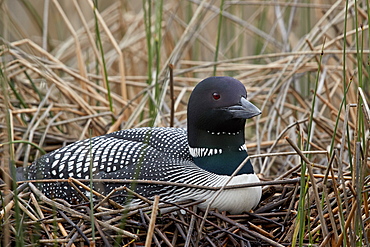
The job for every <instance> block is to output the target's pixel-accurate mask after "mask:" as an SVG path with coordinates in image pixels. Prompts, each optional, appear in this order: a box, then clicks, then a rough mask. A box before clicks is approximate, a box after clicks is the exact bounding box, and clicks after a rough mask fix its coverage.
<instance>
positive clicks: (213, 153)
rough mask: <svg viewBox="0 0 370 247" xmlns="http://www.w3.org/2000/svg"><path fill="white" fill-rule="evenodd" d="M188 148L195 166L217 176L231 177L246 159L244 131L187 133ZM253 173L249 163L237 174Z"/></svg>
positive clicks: (198, 131) (199, 131)
mask: <svg viewBox="0 0 370 247" xmlns="http://www.w3.org/2000/svg"><path fill="white" fill-rule="evenodd" d="M189 146H190V148H191V153H192V155H193V157H194V162H195V164H196V165H197V166H199V167H200V168H202V169H205V170H207V171H209V172H213V173H216V174H219V175H229V176H230V175H231V174H232V173H233V172H234V171H235V170H236V169H237V168H238V166H239V165H240V164H241V163H242V162H243V161H244V159H245V158H247V157H248V154H247V151H246V150H245V149H244V148H243V147H244V130H239V131H236V132H212V131H202V130H197V131H194V132H190V133H189ZM251 173H254V171H253V167H252V164H251V162H250V161H248V162H246V164H245V165H244V166H243V168H242V169H241V170H240V171H239V172H238V173H237V175H240V174H251Z"/></svg>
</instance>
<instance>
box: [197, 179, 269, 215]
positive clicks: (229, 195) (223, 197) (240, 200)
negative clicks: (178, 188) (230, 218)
mask: <svg viewBox="0 0 370 247" xmlns="http://www.w3.org/2000/svg"><path fill="white" fill-rule="evenodd" d="M216 177H217V179H216ZM229 178H230V176H225V175H215V176H214V177H212V178H210V179H211V180H212V182H211V181H208V182H211V184H212V185H211V184H210V183H207V184H208V186H214V187H218V186H223V185H224V184H225V183H226V182H227V181H228V180H229ZM203 182H204V181H203ZM256 182H260V180H259V178H258V177H257V175H256V174H242V175H238V176H235V177H233V179H232V180H231V181H230V182H229V183H228V185H238V184H247V183H256ZM216 193H217V191H212V190H202V191H201V192H200V193H199V194H196V195H194V194H193V195H192V197H193V199H196V200H202V199H203V200H204V199H205V200H206V201H205V202H204V203H201V204H200V205H199V206H200V207H201V208H206V207H207V206H208V204H209V203H210V202H211V201H212V200H213V197H214V196H215V195H216ZM261 195H262V188H261V186H256V187H246V188H238V189H228V190H223V191H222V192H221V193H220V194H219V195H218V196H217V197H216V199H215V200H214V201H213V203H212V205H211V208H217V209H218V210H220V211H228V212H230V213H231V214H239V213H242V212H247V211H249V210H251V209H252V208H254V207H256V206H257V204H258V203H259V201H260V199H261Z"/></svg>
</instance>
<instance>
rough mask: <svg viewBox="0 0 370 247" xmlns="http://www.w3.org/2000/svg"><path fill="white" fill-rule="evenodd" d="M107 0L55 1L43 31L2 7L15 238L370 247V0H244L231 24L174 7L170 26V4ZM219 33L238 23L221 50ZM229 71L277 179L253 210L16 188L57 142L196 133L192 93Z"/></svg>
mask: <svg viewBox="0 0 370 247" xmlns="http://www.w3.org/2000/svg"><path fill="white" fill-rule="evenodd" d="M106 2H107V5H106V6H103V7H101V8H100V11H98V9H94V11H91V9H93V8H92V4H90V2H86V3H85V2H77V1H73V4H65V5H64V3H63V2H61V3H59V2H58V1H52V3H51V5H50V9H51V11H53V12H52V13H54V14H53V15H50V16H49V17H47V18H48V19H47V20H45V23H58V24H60V25H59V26H53V27H52V28H47V27H44V28H40V30H44V31H41V32H40V31H38V30H39V29H37V28H36V31H34V29H35V28H32V27H30V26H28V25H32V23H33V20H36V19H37V18H36V16H37V14H38V13H33V14H30V15H19V13H17V12H16V10H14V9H12V6H11V5H9V6H8V5H6V4H5V5H2V6H5V7H4V8H3V9H1V16H3V17H4V19H2V20H1V21H2V24H3V26H4V30H6V33H5V34H4V35H1V37H2V38H1V41H0V42H1V43H0V45H1V49H0V58H1V64H0V69H1V70H0V71H1V75H0V84H1V91H2V92H3V93H2V94H1V95H0V107H1V112H0V129H1V130H2V131H1V132H0V138H1V143H2V144H1V146H0V160H1V178H2V179H3V180H4V181H5V185H0V186H1V195H2V197H1V199H2V205H1V206H0V216H1V217H0V218H1V225H2V227H1V228H0V229H1V230H0V232H1V238H2V240H3V243H4V245H7V244H8V243H14V242H16V241H17V240H20V239H22V240H23V242H22V245H33V244H42V245H55V244H61V243H63V244H66V245H72V244H75V245H76V244H78V243H80V242H83V243H87V242H88V241H89V242H90V243H91V242H92V240H93V239H95V244H96V245H107V246H109V245H108V243H109V244H110V245H115V244H120V245H124V244H126V245H133V246H135V245H143V244H144V243H148V241H147V236H149V237H148V239H150V240H152V241H153V243H155V244H156V245H157V246H160V245H169V246H170V244H171V245H176V246H182V245H185V246H193V245H200V246H221V245H223V246H225V245H230V246H237V245H241V246H245V245H248V244H250V245H252V246H258V245H268V246H271V245H272V246H279V245H291V244H296V245H311V246H312V245H317V246H334V245H337V246H341V245H347V246H352V245H355V244H362V245H368V244H369V240H368V239H369V221H370V220H369V219H370V218H369V207H368V203H369V190H368V189H369V188H368V186H369V180H368V178H367V177H366V175H367V174H368V170H367V169H368V167H369V163H370V160H369V156H370V154H369V146H370V145H369V143H370V139H369V128H370V127H369V126H370V120H369V119H370V118H369V114H370V113H369V112H370V110H369V104H368V102H369V97H370V95H369V91H370V89H369V65H368V61H367V57H368V54H369V50H368V49H369V47H368V46H367V44H368V40H369V34H368V32H369V28H368V25H367V23H368V19H369V18H368V14H367V13H369V11H367V4H366V3H364V2H360V3H359V2H357V5H355V3H356V2H355V1H348V2H347V4H344V3H343V1H337V2H334V3H333V4H330V5H329V4H328V5H326V4H313V3H307V4H303V3H302V4H301V3H278V2H277V3H274V4H272V3H271V4H270V3H258V4H255V5H251V6H250V5H246V3H244V2H235V3H233V2H228V3H227V5H225V6H223V11H222V16H223V18H222V22H221V25H218V20H219V19H217V18H218V17H219V14H220V6H219V5H211V4H208V3H207V2H206V1H202V2H198V1H180V3H179V2H178V1H169V2H168V3H165V4H164V5H163V9H162V12H161V13H162V18H163V19H162V20H163V21H162V22H159V25H157V27H161V28H155V25H156V20H158V19H159V20H161V19H160V18H159V16H158V13H159V12H156V13H154V11H153V12H148V11H149V9H148V6H146V8H145V10H146V11H143V10H144V8H143V7H142V6H136V5H134V4H133V5H131V3H122V2H121V1H112V2H109V1H106ZM108 2H109V3H108ZM155 6H157V5H155ZM43 7H44V6H41V7H40V6H39V7H37V8H34V10H35V9H36V10H38V9H44V8H43ZM45 9H47V8H45ZM86 10H89V11H86ZM27 11H29V12H31V11H32V5H28V7H27ZM29 12H27V13H29ZM17 14H18V15H17ZM15 16H17V18H15ZM29 16H31V17H29ZM45 16H47V15H45V12H44V17H45ZM148 16H150V17H151V18H148ZM245 16H247V17H248V18H246V17H245ZM5 17H6V18H5ZM282 17H285V18H282ZM308 17H309V18H311V22H307V19H309V18H308ZM27 18H31V19H32V18H34V19H32V20H29V19H27ZM187 18H188V19H187ZM149 19H150V20H151V21H148V20H149ZM76 20H77V21H76ZM258 20H263V23H261V22H259V21H258ZM303 23H305V24H307V27H306V26H305V25H303ZM359 23H363V25H360V24H359ZM96 26H97V27H99V28H98V29H99V30H97V29H96ZM148 27H149V28H148ZM151 27H153V28H151ZM219 27H221V29H218V28H219ZM51 29H52V31H51ZM159 30H161V32H159ZM216 30H223V33H222V35H220V37H221V38H220V42H219V44H218V45H217V44H216V43H215V41H216V40H217V33H220V32H219V31H216ZM225 30H226V31H225ZM55 31H59V33H55ZM4 32H5V31H4ZM97 32H98V33H99V34H100V39H99V38H98V35H96V33H97ZM9 34H10V35H9ZM35 37H36V38H35ZM155 37H160V38H159V40H160V45H161V46H160V49H159V53H158V54H157V55H155V52H154V51H155V50H156V46H155V45H156V44H157V43H156V42H155V41H156V39H155ZM99 42H100V43H101V44H102V46H101V47H99V45H98V44H99ZM246 43H247V44H248V45H245V44H246ZM251 47H252V48H251ZM102 51H103V52H102ZM215 53H216V54H218V57H216V58H217V59H216V58H215V55H214V54H215ZM153 54H154V55H153ZM250 54H257V55H250ZM159 56H160V59H158V57H159ZM170 65H173V84H172V83H171V80H170V78H171V76H170V72H169V70H170V69H169V68H170V67H171V66H170ZM150 68H151V69H150ZM214 70H216V71H217V75H231V76H234V77H235V78H237V79H239V80H241V81H242V82H243V83H244V84H245V85H246V87H247V90H248V97H249V99H250V100H252V101H253V102H254V103H255V104H257V105H258V106H260V108H261V109H262V111H263V113H262V115H261V116H259V117H257V118H255V119H254V120H252V122H249V123H248V125H247V128H246V135H247V136H246V140H247V146H248V149H249V153H250V154H255V155H252V156H251V158H253V163H254V166H255V169H256V171H257V172H258V173H259V174H260V176H261V179H262V180H263V181H266V182H273V185H265V187H264V197H263V200H262V201H261V203H260V205H259V206H258V208H256V209H255V211H254V213H253V214H243V215H235V216H232V215H228V214H225V213H222V212H215V211H212V210H211V211H209V212H208V213H207V214H206V213H205V212H204V211H203V210H201V209H199V208H197V207H196V204H197V202H189V203H188V204H184V205H183V204H182V205H178V206H176V205H175V206H176V208H181V209H182V210H183V211H184V210H185V213H177V214H170V213H163V214H159V215H157V213H156V212H157V210H156V208H155V203H154V202H152V201H150V200H148V199H145V198H143V203H145V205H144V206H143V207H142V208H125V209H122V205H121V206H120V205H111V204H107V203H104V204H102V205H100V206H98V204H99V202H98V201H97V202H95V203H94V206H96V210H95V211H94V212H93V214H91V213H90V212H89V211H88V210H89V208H90V207H89V205H87V204H86V205H69V204H68V203H70V202H65V201H63V200H58V201H55V202H54V201H51V199H50V198H46V197H44V196H42V194H40V192H39V191H37V189H36V187H34V186H32V184H31V183H24V184H22V185H20V186H19V187H18V188H17V191H18V194H19V196H18V197H14V193H13V192H12V189H15V188H14V187H15V184H12V182H11V181H12V180H14V179H13V178H12V176H11V169H10V168H11V167H13V163H14V164H15V165H16V166H27V165H29V164H30V162H31V161H33V160H35V159H36V158H38V157H40V155H41V154H42V153H43V152H44V151H46V152H48V151H51V150H54V149H56V148H59V147H61V146H63V145H66V144H68V143H71V142H74V141H76V140H79V139H85V138H89V137H91V136H96V135H103V134H105V133H107V132H111V131H114V130H118V129H120V128H132V127H139V126H147V125H155V126H169V125H170V124H171V123H173V125H174V126H175V127H184V126H185V122H186V102H187V98H188V96H189V92H190V91H191V89H192V87H193V86H194V85H195V84H196V82H198V81H199V80H200V78H204V77H207V76H210V75H212V73H213V71H214ZM171 85H173V89H171ZM286 137H287V138H286ZM9 161H10V162H9ZM302 171H303V174H302ZM72 183H76V181H73V182H72ZM173 206H174V205H166V204H164V205H162V204H160V207H173ZM153 207H154V209H153ZM152 212H154V213H152ZM205 215H206V217H205ZM154 219H155V220H154ZM91 222H94V224H91ZM92 225H93V226H94V229H95V230H94V231H93V227H92ZM23 233H24V234H23ZM93 233H94V234H95V237H93ZM128 234H132V236H128ZM35 235H36V236H37V237H33V236H35ZM68 243H69V244H68Z"/></svg>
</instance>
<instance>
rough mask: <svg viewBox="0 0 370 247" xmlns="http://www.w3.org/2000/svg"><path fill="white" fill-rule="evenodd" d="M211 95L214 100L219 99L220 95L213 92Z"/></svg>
mask: <svg viewBox="0 0 370 247" xmlns="http://www.w3.org/2000/svg"><path fill="white" fill-rule="evenodd" d="M212 97H213V98H214V99H215V100H219V99H220V98H221V95H219V94H218V93H213V94H212Z"/></svg>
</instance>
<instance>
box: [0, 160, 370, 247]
mask: <svg viewBox="0 0 370 247" xmlns="http://www.w3.org/2000/svg"><path fill="white" fill-rule="evenodd" d="M303 157H305V156H303ZM334 157H335V156H333V158H332V160H331V162H329V163H332V162H334V161H335V159H334ZM303 159H306V158H303ZM300 168H301V164H299V165H297V166H296V167H295V169H291V171H289V172H287V173H285V174H283V176H281V179H279V180H274V181H263V182H261V184H260V185H262V186H264V189H263V196H262V200H261V202H260V204H259V205H258V207H257V208H256V209H254V211H253V212H248V213H244V214H241V215H230V214H228V213H227V212H218V211H217V210H212V209H201V208H199V207H198V206H197V205H198V204H199V203H201V202H200V201H185V202H181V203H177V204H175V203H168V202H165V201H162V200H161V199H160V197H159V196H156V197H155V198H154V200H150V199H148V198H145V197H143V196H140V195H138V194H136V193H135V192H132V191H131V190H129V189H128V188H126V187H125V186H123V187H121V188H120V189H121V190H126V191H127V192H128V194H129V195H130V196H134V197H137V198H138V199H140V200H141V201H142V204H140V205H136V206H133V205H132V206H128V205H120V204H117V203H115V202H114V201H113V200H112V199H111V198H110V197H112V198H114V193H115V192H116V191H117V190H120V189H116V190H115V191H112V193H109V195H108V196H106V197H105V196H103V195H100V194H98V193H97V192H94V193H95V195H96V196H97V197H98V198H100V200H94V201H91V202H90V201H89V200H88V201H86V203H80V204H77V205H71V204H69V203H68V202H66V201H65V200H62V199H55V200H52V199H50V198H48V197H46V196H45V195H43V194H42V192H41V191H39V190H38V189H37V187H36V186H35V183H34V182H40V181H29V182H25V183H22V184H21V185H20V186H19V187H18V188H17V189H16V190H15V191H14V193H9V191H7V192H8V193H9V194H8V195H7V196H6V197H4V198H3V205H4V207H2V209H1V212H0V218H1V219H2V220H5V219H6V223H5V224H4V227H3V228H2V230H1V235H2V236H5V235H6V234H5V232H6V229H10V234H9V235H7V236H8V237H9V238H10V241H11V242H16V241H17V240H19V239H20V238H22V239H23V242H24V243H25V245H33V244H38V245H55V244H57V245H62V244H63V245H64V246H78V245H79V244H80V243H81V244H87V245H88V246H116V245H119V246H143V245H146V246H150V243H152V244H154V245H155V246H285V245H291V243H293V242H297V241H298V240H297V239H295V238H296V236H297V234H296V232H297V231H300V229H302V227H303V229H304V232H302V233H303V236H302V237H301V241H302V242H301V243H300V244H301V245H305V244H307V245H309V244H310V245H311V246H312V243H314V244H316V245H317V246H325V245H327V244H329V245H330V246H339V245H341V243H342V242H343V241H346V242H347V244H348V245H351V244H352V243H355V242H356V241H358V236H357V235H356V232H358V231H355V230H356V228H360V229H361V231H360V232H364V233H365V234H366V235H364V236H362V240H361V243H362V244H363V245H367V244H368V239H367V237H368V236H367V235H368V234H369V233H370V232H369V229H370V218H369V206H368V205H369V196H368V189H369V188H370V179H369V178H366V179H365V181H357V180H356V178H351V177H349V176H346V174H343V173H341V172H339V170H338V169H337V168H332V167H330V168H329V169H327V172H326V173H324V174H325V175H322V174H315V173H313V164H312V163H310V164H307V168H308V169H307V170H308V173H307V174H306V175H303V176H302V174H301V175H300V174H298V173H297V172H296V171H299V170H300ZM315 169H317V167H316V168H315ZM283 178H284V179H283ZM302 179H304V180H306V181H303V183H302ZM69 182H70V184H71V185H75V186H73V187H76V185H80V186H81V185H82V184H83V183H82V182H86V181H79V180H75V179H72V178H70V179H69ZM302 184H303V185H305V186H304V187H303V191H302V187H301V185H302ZM361 184H363V186H361ZM243 186H247V185H241V186H239V187H243ZM306 186H308V187H306ZM3 187H5V186H3ZM84 188H85V189H86V190H87V191H89V188H88V187H87V186H84ZM233 188H235V186H229V187H228V186H226V187H224V188H219V189H233ZM210 189H211V188H210ZM214 189H215V188H214ZM3 192H5V191H3ZM85 192H86V191H85ZM89 192H90V191H89ZM81 193H82V194H84V191H81ZM303 193H304V194H305V196H302V194H303ZM15 194H16V195H18V196H17V197H15V196H14V195H15ZM300 207H303V208H305V210H304V211H302V210H301V209H300ZM302 212H304V214H302ZM20 219H21V220H20ZM17 222H18V223H17ZM19 222H21V224H19ZM7 226H9V227H7ZM18 227H19V228H21V229H22V231H23V232H24V233H25V234H24V235H23V236H16V235H14V234H13V233H14V232H17V231H15V229H14V228H18Z"/></svg>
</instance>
